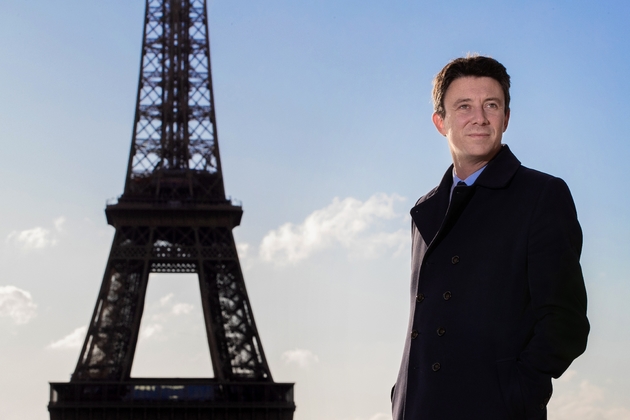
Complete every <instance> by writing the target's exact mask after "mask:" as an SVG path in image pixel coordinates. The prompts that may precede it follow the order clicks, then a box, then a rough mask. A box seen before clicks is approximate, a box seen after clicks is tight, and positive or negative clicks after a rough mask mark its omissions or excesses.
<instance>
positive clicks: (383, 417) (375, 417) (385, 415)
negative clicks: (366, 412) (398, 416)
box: [370, 413, 392, 420]
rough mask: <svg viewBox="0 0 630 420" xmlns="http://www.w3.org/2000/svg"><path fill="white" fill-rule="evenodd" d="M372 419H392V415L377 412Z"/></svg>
mask: <svg viewBox="0 0 630 420" xmlns="http://www.w3.org/2000/svg"><path fill="white" fill-rule="evenodd" d="M370 420H392V415H391V414H385V413H376V414H374V415H373V416H372V417H370Z"/></svg>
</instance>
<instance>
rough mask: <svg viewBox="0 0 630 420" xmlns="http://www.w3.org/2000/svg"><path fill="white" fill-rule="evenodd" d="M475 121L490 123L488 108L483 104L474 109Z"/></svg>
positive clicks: (475, 122) (484, 123) (480, 123)
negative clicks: (487, 114) (487, 113)
mask: <svg viewBox="0 0 630 420" xmlns="http://www.w3.org/2000/svg"><path fill="white" fill-rule="evenodd" d="M472 117H473V121H472V122H473V123H474V124H479V125H486V124H489V121H488V118H487V116H486V110H485V108H484V107H483V106H476V107H474V109H473V116H472Z"/></svg>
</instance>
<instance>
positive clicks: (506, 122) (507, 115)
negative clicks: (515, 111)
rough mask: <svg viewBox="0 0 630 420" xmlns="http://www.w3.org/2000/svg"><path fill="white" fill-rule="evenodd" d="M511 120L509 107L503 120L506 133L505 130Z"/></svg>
mask: <svg viewBox="0 0 630 420" xmlns="http://www.w3.org/2000/svg"><path fill="white" fill-rule="evenodd" d="M509 121H510V110H509V109H508V111H507V113H506V114H505V120H504V121H503V132H504V133H505V130H507V127H508V122H509Z"/></svg>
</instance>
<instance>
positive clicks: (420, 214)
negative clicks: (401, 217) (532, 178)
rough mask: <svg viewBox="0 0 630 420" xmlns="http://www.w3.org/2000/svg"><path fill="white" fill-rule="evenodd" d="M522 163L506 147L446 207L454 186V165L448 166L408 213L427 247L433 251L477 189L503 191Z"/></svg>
mask: <svg viewBox="0 0 630 420" xmlns="http://www.w3.org/2000/svg"><path fill="white" fill-rule="evenodd" d="M520 165H521V162H519V160H518V159H517V158H516V156H514V154H512V152H511V151H510V148H509V147H508V146H507V145H503V147H502V148H501V150H500V151H499V153H497V155H496V156H495V157H494V159H492V161H490V163H488V167H487V168H486V169H485V170H484V171H483V172H482V173H481V175H479V178H477V181H476V182H475V185H474V186H471V187H465V188H463V189H462V192H461V196H460V197H458V198H454V200H453V202H452V205H451V206H449V195H450V191H451V185H452V184H453V165H451V166H450V167H449V168H448V170H447V171H446V173H445V174H444V176H443V177H442V181H441V182H440V185H438V186H437V187H436V188H434V189H433V190H432V191H430V192H429V193H428V194H427V195H425V196H424V197H422V198H420V200H418V202H417V203H416V206H415V207H413V208H412V209H411V218H412V219H413V222H414V224H415V225H416V227H417V228H418V231H419V232H420V235H421V236H422V239H423V240H424V242H425V243H426V244H427V246H428V247H430V248H434V247H435V246H436V245H437V243H439V241H440V240H441V239H442V238H444V236H446V234H447V233H448V232H449V231H450V229H451V228H452V227H453V226H454V225H455V222H456V221H457V219H458V218H459V216H460V215H461V214H462V212H463V211H464V209H465V208H466V206H467V205H468V203H469V202H470V200H471V199H472V196H473V195H474V193H475V190H476V188H478V187H483V188H491V189H497V188H505V187H506V186H507V185H508V184H509V182H510V181H511V179H512V177H513V176H514V174H516V171H517V170H518V168H519V167H520Z"/></svg>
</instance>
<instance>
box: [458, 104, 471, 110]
mask: <svg viewBox="0 0 630 420" xmlns="http://www.w3.org/2000/svg"><path fill="white" fill-rule="evenodd" d="M457 109H470V105H468V104H461V105H460V106H459V107H457Z"/></svg>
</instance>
